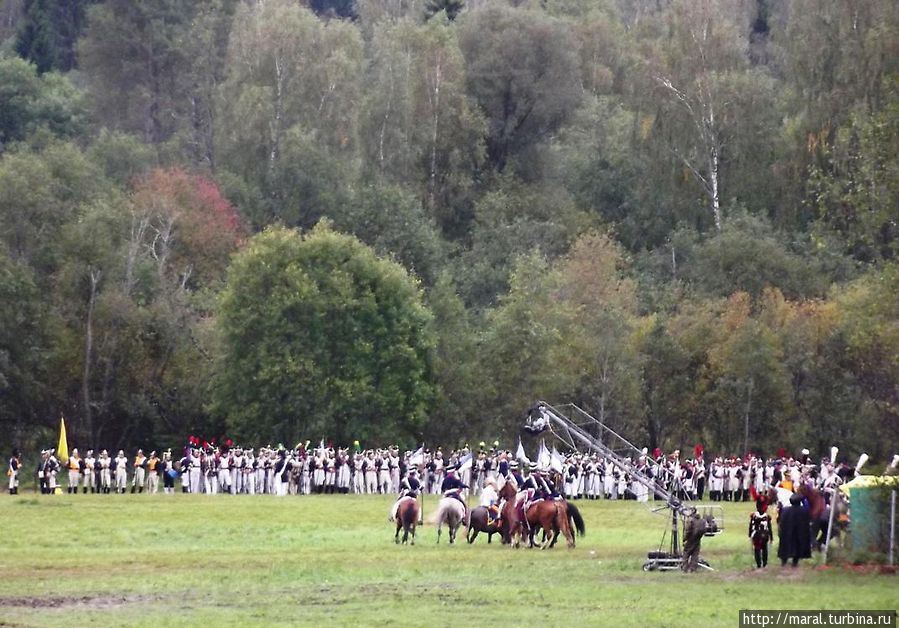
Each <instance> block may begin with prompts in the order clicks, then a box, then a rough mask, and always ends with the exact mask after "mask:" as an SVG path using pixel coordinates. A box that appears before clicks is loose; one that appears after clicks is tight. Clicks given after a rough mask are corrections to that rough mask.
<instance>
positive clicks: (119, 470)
mask: <svg viewBox="0 0 899 628" xmlns="http://www.w3.org/2000/svg"><path fill="white" fill-rule="evenodd" d="M112 468H113V470H114V472H115V490H116V493H124V492H125V489H126V488H128V458H126V457H125V452H124V451H122V450H121V449H119V453H118V454H117V455H116V457H115V458H114V459H113V461H112Z"/></svg>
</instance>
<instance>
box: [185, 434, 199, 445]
mask: <svg viewBox="0 0 899 628" xmlns="http://www.w3.org/2000/svg"><path fill="white" fill-rule="evenodd" d="M187 442H188V443H190V444H191V445H193V446H196V444H197V443H199V442H200V439H199V438H197V437H196V436H190V438H188V439H187Z"/></svg>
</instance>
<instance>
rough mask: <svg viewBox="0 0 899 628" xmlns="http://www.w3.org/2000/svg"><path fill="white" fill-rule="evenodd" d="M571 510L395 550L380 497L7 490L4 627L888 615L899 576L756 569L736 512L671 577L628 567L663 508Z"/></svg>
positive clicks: (654, 533) (703, 621)
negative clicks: (563, 524) (473, 536)
mask: <svg viewBox="0 0 899 628" xmlns="http://www.w3.org/2000/svg"><path fill="white" fill-rule="evenodd" d="M435 503H436V501H435V498H434V497H431V496H428V497H427V498H426V502H425V507H426V511H427V510H428V508H429V507H433V506H434V505H435ZM577 503H578V505H579V506H580V507H581V510H582V512H583V514H584V518H585V520H586V524H587V536H586V537H584V538H583V539H579V540H578V541H579V542H578V545H577V548H576V549H573V550H569V549H566V548H565V547H564V546H563V545H561V544H560V545H559V546H557V547H556V548H555V549H553V550H550V551H539V550H527V549H519V550H512V549H510V548H508V547H504V546H502V545H500V544H499V543H498V542H494V543H493V544H492V545H489V546H488V545H487V543H486V538H483V537H482V538H481V539H479V540H478V541H477V542H476V543H475V544H474V545H472V546H469V545H467V544H466V543H464V542H461V543H459V544H457V545H456V546H449V545H447V544H445V543H441V544H440V545H436V544H435V540H436V531H435V529H434V527H432V526H428V525H426V526H424V527H423V528H420V529H419V536H418V542H417V544H416V545H415V546H414V547H403V546H396V545H394V543H393V529H392V527H391V526H390V524H388V523H387V521H386V516H387V510H388V506H389V504H390V499H389V498H387V497H379V496H368V497H354V496H312V497H286V498H280V499H279V498H275V497H271V496H267V495H266V496H223V495H219V496H202V495H197V496H191V495H182V494H177V495H172V496H170V495H153V496H151V495H130V494H128V495H78V496H77V497H75V496H69V495H57V496H36V495H23V496H18V497H11V496H7V495H3V496H0V520H2V522H3V533H2V535H3V536H2V542H0V573H2V581H0V582H2V589H0V624H11V625H29V626H31V625H34V626H46V625H57V626H72V625H77V624H80V623H85V622H86V623H89V624H91V625H99V624H102V625H107V626H124V625H141V626H147V625H157V626H159V625H188V624H193V625H203V624H205V625H208V626H213V625H214V626H216V628H219V627H221V626H230V625H263V626H271V625H313V624H316V625H319V626H321V625H327V626H332V625H353V626H358V625H363V626H364V625H379V624H385V623H386V624H391V625H404V626H466V625H471V626H475V625H476V626H480V625H487V624H490V625H515V626H528V625H533V626H537V625H547V626H563V625H566V626H571V625H577V626H583V625H589V626H606V625H608V626H612V625H615V626H694V627H695V626H696V625H703V626H714V625H720V626H736V625H737V623H738V617H737V611H738V610H739V609H741V608H762V609H773V608H793V609H838V608H847V609H848V608H856V609H896V608H897V607H899V578H897V576H895V575H877V574H873V573H867V574H859V573H855V572H854V571H849V570H846V569H843V568H833V569H828V570H823V569H819V568H816V566H815V565H816V564H817V562H818V559H814V560H813V561H806V564H805V565H804V566H803V567H802V568H800V569H798V570H795V571H794V570H790V569H787V570H782V569H781V568H780V567H779V566H777V565H772V566H769V568H768V569H767V570H766V571H764V572H758V571H755V570H753V569H752V568H751V564H752V560H751V551H750V549H749V543H748V540H747V539H746V525H745V524H746V522H747V517H748V514H749V512H750V510H751V506H750V505H749V504H737V505H729V506H728V508H727V511H726V520H725V525H726V531H725V532H724V533H723V534H722V535H720V536H718V537H715V538H710V539H706V540H705V541H704V543H703V545H704V551H703V555H704V556H705V557H706V558H707V559H708V560H709V562H710V563H712V565H713V566H714V567H715V568H716V569H717V571H716V572H714V573H697V574H682V573H644V572H642V571H641V569H640V567H641V565H642V563H643V561H644V558H645V555H646V551H647V550H649V549H652V548H654V547H657V546H658V544H659V542H660V540H661V535H662V532H663V531H664V529H665V526H666V520H665V518H663V517H662V516H659V515H654V514H652V513H650V512H649V511H648V510H647V508H646V507H644V506H643V505H640V504H637V503H634V502H606V501H590V502H584V501H580V502H577ZM444 538H445V537H444ZM460 540H461V539H460ZM772 549H774V550H776V545H775V547H774V548H772ZM772 562H774V563H776V562H777V561H776V559H774V560H773V561H772Z"/></svg>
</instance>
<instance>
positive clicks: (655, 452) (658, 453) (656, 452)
mask: <svg viewBox="0 0 899 628" xmlns="http://www.w3.org/2000/svg"><path fill="white" fill-rule="evenodd" d="M661 455H662V449H661V448H660V447H656V448H655V449H653V450H652V457H653V458H658V457H659V456H661Z"/></svg>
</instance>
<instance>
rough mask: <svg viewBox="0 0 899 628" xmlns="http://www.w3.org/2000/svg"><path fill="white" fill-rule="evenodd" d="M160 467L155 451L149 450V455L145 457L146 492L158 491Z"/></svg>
mask: <svg viewBox="0 0 899 628" xmlns="http://www.w3.org/2000/svg"><path fill="white" fill-rule="evenodd" d="M161 467H162V464H161V461H160V460H159V458H158V457H157V456H156V452H155V451H151V452H150V457H149V458H147V492H148V493H158V492H159V471H160V469H161Z"/></svg>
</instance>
